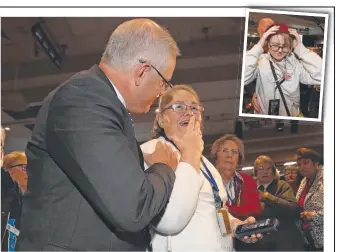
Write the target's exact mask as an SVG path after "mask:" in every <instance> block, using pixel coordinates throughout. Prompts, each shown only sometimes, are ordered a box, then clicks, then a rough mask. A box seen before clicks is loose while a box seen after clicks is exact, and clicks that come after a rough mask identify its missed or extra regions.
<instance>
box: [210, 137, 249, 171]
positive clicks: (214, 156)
mask: <svg viewBox="0 0 337 252" xmlns="http://www.w3.org/2000/svg"><path fill="white" fill-rule="evenodd" d="M227 141H233V142H235V143H236V145H237V146H238V148H239V163H238V165H239V166H241V165H242V163H243V160H244V158H245V147H244V145H243V142H242V141H241V139H239V138H238V137H236V136H234V135H232V134H226V135H224V136H223V137H221V138H219V139H217V140H216V141H215V142H214V143H213V145H212V149H211V160H212V161H213V163H214V164H216V161H217V153H218V152H219V150H220V147H221V146H222V145H223V144H224V143H225V142H227Z"/></svg>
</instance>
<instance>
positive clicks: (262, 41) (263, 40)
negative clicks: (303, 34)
mask: <svg viewBox="0 0 337 252" xmlns="http://www.w3.org/2000/svg"><path fill="white" fill-rule="evenodd" d="M279 29H280V26H273V27H271V28H270V29H269V30H268V31H266V32H265V33H263V35H262V37H261V38H260V41H259V42H258V43H259V44H260V46H261V47H262V48H263V47H264V45H265V44H266V41H267V38H268V37H269V36H270V35H272V34H275V33H276V32H277V31H278V30H279Z"/></svg>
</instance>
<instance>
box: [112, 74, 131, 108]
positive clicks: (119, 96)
mask: <svg viewBox="0 0 337 252" xmlns="http://www.w3.org/2000/svg"><path fill="white" fill-rule="evenodd" d="M107 78H108V79H109V77H108V76H107ZM109 81H110V83H111V85H112V86H113V88H114V89H115V91H116V94H117V97H118V99H119V100H120V101H121V103H122V104H123V105H124V107H125V108H126V103H125V100H124V98H123V96H122V94H121V93H120V92H119V91H118V89H117V88H116V86H115V85H114V84H113V83H112V81H111V80H110V79H109Z"/></svg>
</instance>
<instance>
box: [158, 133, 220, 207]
mask: <svg viewBox="0 0 337 252" xmlns="http://www.w3.org/2000/svg"><path fill="white" fill-rule="evenodd" d="M162 136H163V137H164V138H165V140H166V141H168V142H170V143H172V144H173V145H174V146H175V147H176V148H177V146H176V145H175V143H174V142H173V141H171V140H170V139H168V137H167V136H166V135H165V134H163V135H162ZM177 149H178V148H177ZM200 161H201V163H202V165H203V167H204V168H205V170H206V172H207V173H206V172H205V171H204V170H203V169H200V170H201V172H202V173H203V174H204V176H205V178H206V179H207V180H208V181H209V183H210V184H211V187H212V191H213V197H214V204H215V207H216V209H220V208H221V207H222V200H221V197H220V195H219V187H218V185H217V183H216V181H215V179H214V177H213V175H212V173H211V172H210V170H209V169H208V167H207V165H206V164H205V162H204V160H203V159H202V158H200Z"/></svg>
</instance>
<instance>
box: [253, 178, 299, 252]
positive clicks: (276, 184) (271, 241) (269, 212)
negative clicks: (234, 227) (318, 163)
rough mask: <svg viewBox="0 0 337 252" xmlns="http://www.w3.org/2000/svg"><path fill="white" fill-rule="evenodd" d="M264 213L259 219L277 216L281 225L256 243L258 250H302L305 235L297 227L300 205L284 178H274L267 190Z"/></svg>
mask: <svg viewBox="0 0 337 252" xmlns="http://www.w3.org/2000/svg"><path fill="white" fill-rule="evenodd" d="M266 191H267V192H268V193H269V195H268V197H267V198H266V199H265V200H264V202H263V204H264V208H263V211H262V214H261V215H260V216H259V217H258V218H257V219H267V218H273V217H276V218H277V219H278V220H279V222H280V226H279V229H278V231H277V232H274V233H272V234H270V235H267V236H265V237H264V238H263V239H262V240H261V241H259V242H257V243H256V246H257V247H256V248H255V250H257V251H302V250H303V237H302V235H301V232H300V229H299V228H298V227H297V224H296V223H298V221H299V206H298V204H297V201H296V198H295V196H294V192H293V190H292V189H291V186H290V185H289V184H288V183H287V182H286V181H282V180H276V179H275V180H273V182H272V183H271V184H270V185H269V186H268V187H267V190H266Z"/></svg>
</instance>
